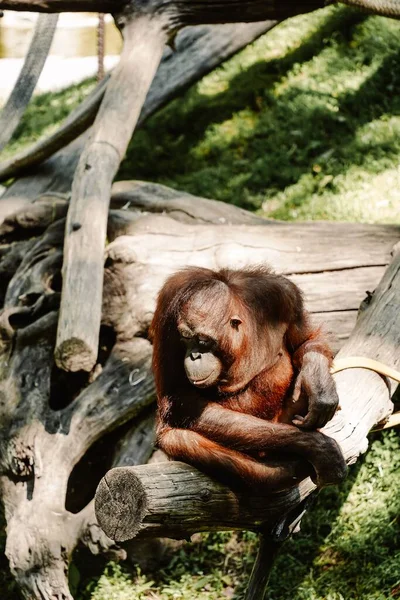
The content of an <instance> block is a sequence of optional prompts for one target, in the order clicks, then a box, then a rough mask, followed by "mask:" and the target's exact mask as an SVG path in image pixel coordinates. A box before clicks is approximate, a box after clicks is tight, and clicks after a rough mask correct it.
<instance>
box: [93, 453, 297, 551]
mask: <svg viewBox="0 0 400 600" xmlns="http://www.w3.org/2000/svg"><path fill="white" fill-rule="evenodd" d="M278 496H279V498H280V497H281V496H282V494H279V495H277V494H275V495H274V497H275V498H278ZM297 496H298V492H297V490H296V491H295V492H294V496H292V495H291V499H292V501H294V500H295V498H296V497H297ZM284 497H285V498H286V497H287V495H284ZM95 511H96V515H97V518H98V521H99V523H100V525H101V527H102V528H103V529H104V531H105V532H106V534H107V535H108V536H109V537H110V538H111V539H114V540H118V541H121V542H122V541H126V540H130V539H132V538H134V537H136V535H138V534H139V535H140V536H141V537H148V536H150V537H152V536H155V537H172V538H177V539H179V538H188V537H189V536H190V535H192V534H193V533H196V532H199V531H223V530H233V529H250V530H256V529H257V528H258V527H259V526H260V525H262V524H263V523H264V522H267V521H272V522H273V521H275V520H278V519H279V518H280V516H281V512H280V506H279V500H277V503H276V504H275V505H273V506H272V509H271V503H270V502H269V501H268V497H267V496H265V495H261V496H256V495H253V494H249V493H247V492H245V493H243V494H238V493H234V492H232V491H231V490H230V489H229V488H227V487H225V486H223V485H221V484H219V483H218V482H217V481H215V480H212V479H210V478H209V477H207V476H206V475H204V474H203V473H200V471H198V470H197V469H194V468H193V467H191V466H189V465H185V464H184V463H181V462H175V461H172V462H168V463H161V464H157V463H156V464H149V465H142V466H139V467H134V468H132V467H120V468H116V469H111V471H109V472H108V473H107V475H106V476H105V477H104V478H103V479H102V481H101V482H100V484H99V487H98V489H97V492H96V498H95Z"/></svg>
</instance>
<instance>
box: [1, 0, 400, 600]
mask: <svg viewBox="0 0 400 600" xmlns="http://www.w3.org/2000/svg"><path fill="white" fill-rule="evenodd" d="M399 34H400V23H398V22H395V21H390V20H387V19H382V18H378V17H366V16H365V15H363V14H361V13H357V12H353V11H351V10H348V9H345V8H330V9H326V10H323V11H319V12H318V13H315V14H313V15H307V16H305V17H299V18H296V19H292V20H290V21H288V22H286V23H284V24H282V25H281V26H279V27H277V28H276V29H275V30H273V31H272V32H270V33H269V34H268V35H266V36H264V37H263V38H261V39H260V40H258V41H257V42H256V43H254V44H253V45H252V46H251V47H249V48H247V49H246V50H245V51H243V52H242V53H241V54H240V55H238V56H237V57H235V58H233V59H232V60H230V61H229V62H228V63H227V64H226V65H224V66H223V67H222V68H220V69H218V70H217V71H215V72H214V73H212V74H211V75H209V76H207V77H206V78H204V79H203V81H202V82H200V83H199V84H198V85H196V86H194V87H193V88H192V89H190V90H189V91H188V92H187V93H186V94H185V95H184V97H182V98H180V99H177V100H176V101H174V102H173V103H171V104H170V105H169V106H168V107H167V108H165V109H164V110H163V111H161V112H160V113H159V114H158V115H156V116H155V117H154V118H152V119H151V120H150V121H149V122H148V123H147V125H146V127H145V128H143V129H142V130H141V131H140V132H137V134H136V135H135V138H134V140H133V142H132V144H131V146H130V149H129V153H128V156H127V158H126V160H125V161H124V163H123V164H122V166H121V169H120V174H119V178H130V179H131V178H142V179H150V180H153V181H158V182H160V183H164V184H167V185H171V186H174V187H179V188H182V189H186V190H188V191H190V192H193V193H196V194H200V195H204V196H208V197H212V198H217V199H220V200H224V201H227V202H233V203H235V204H238V205H240V206H244V207H246V208H249V209H251V210H254V211H257V212H258V213H259V214H262V215H265V216H268V217H275V218H280V219H289V220H290V219H320V218H324V219H331V220H359V221H365V222H394V221H396V222H399V221H400V185H399V184H400V171H399V164H400V135H399V134H400V35H399ZM92 85H93V83H85V84H83V85H81V86H76V87H74V88H73V89H71V90H68V91H67V92H63V93H60V94H55V95H46V96H42V97H40V98H37V99H36V100H35V102H34V103H33V105H32V107H31V108H30V110H29V111H28V114H27V115H26V118H25V120H24V123H23V124H22V125H21V127H20V128H19V131H18V132H17V135H16V136H15V138H14V141H13V144H12V145H11V146H10V149H9V150H8V151H7V152H8V153H11V152H15V151H16V150H17V149H18V148H20V147H21V146H25V145H26V144H27V143H29V142H32V141H33V140H35V139H37V137H39V136H40V135H43V134H45V133H48V132H49V131H50V130H51V129H54V128H56V127H57V125H58V123H59V122H60V121H61V119H62V118H64V116H65V114H66V112H68V111H69V110H70V109H71V108H73V106H75V105H76V104H77V103H78V102H79V101H80V100H81V98H82V97H83V95H85V94H86V93H87V91H88V88H89V87H90V86H92ZM371 442H372V444H371V450H370V452H369V453H368V455H367V456H366V457H365V458H364V459H363V460H362V461H361V463H360V464H359V465H357V466H356V467H353V469H352V471H351V474H350V477H349V478H348V480H347V482H346V483H345V484H344V485H343V486H341V488H340V489H337V488H334V489H328V490H324V491H323V492H322V493H321V495H320V497H319V501H318V503H317V506H316V507H314V508H313V509H312V510H311V511H310V513H309V514H308V516H307V517H306V518H305V519H304V522H303V527H302V533H301V534H300V535H299V536H297V537H295V538H293V539H292V540H290V541H289V542H288V543H287V545H286V548H285V549H284V551H283V554H282V555H281V557H280V559H279V560H278V562H277V564H276V567H275V569H274V571H273V574H272V578H271V584H270V591H269V594H268V598H269V599H270V600H278V599H279V600H372V599H374V600H384V599H385V600H386V599H387V600H389V599H393V598H397V597H400V517H399V515H400V493H399V489H400V435H399V434H398V433H396V432H391V433H386V434H379V435H378V434H375V436H374V437H373V439H371ZM255 548H256V540H255V537H254V536H253V535H252V534H248V533H243V534H235V535H233V536H232V535H231V534H216V535H203V536H196V540H195V542H193V543H187V544H185V546H183V547H182V548H181V549H179V550H177V551H176V552H175V553H174V554H173V556H172V558H171V560H170V562H169V563H168V564H166V566H165V567H164V568H163V569H162V570H158V571H157V573H155V574H152V575H144V574H141V573H140V572H138V571H132V570H128V569H127V568H126V567H125V566H118V565H114V564H112V563H110V564H108V565H106V566H105V568H104V571H103V572H102V573H100V574H99V573H97V574H95V576H93V575H92V576H89V575H88V573H87V571H85V564H84V562H82V561H79V560H77V562H76V564H75V565H74V566H73V569H72V571H71V576H72V584H73V586H74V587H76V588H77V594H76V597H77V598H78V600H128V599H129V600H139V599H148V600H170V599H171V600H172V599H175V598H176V599H185V600H186V599H187V600H223V599H226V598H234V599H235V600H240V598H242V597H243V592H244V586H245V583H246V581H247V578H248V575H249V570H250V568H251V564H252V561H253V559H254V552H255ZM1 565H3V566H4V568H3V570H2V571H0V596H1V598H2V599H4V600H14V599H15V598H16V593H15V590H14V589H13V588H12V584H11V583H10V579H9V578H8V576H7V575H6V570H5V563H4V560H3V561H1V560H0V566H1Z"/></svg>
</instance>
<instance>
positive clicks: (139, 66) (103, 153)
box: [55, 14, 167, 371]
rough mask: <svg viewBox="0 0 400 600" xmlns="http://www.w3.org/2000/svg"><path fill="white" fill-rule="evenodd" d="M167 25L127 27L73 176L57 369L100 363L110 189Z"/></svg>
mask: <svg viewBox="0 0 400 600" xmlns="http://www.w3.org/2000/svg"><path fill="white" fill-rule="evenodd" d="M165 25H166V24H165V21H164V20H163V19H162V18H159V19H155V18H153V19H151V18H148V17H146V16H144V15H140V14H139V15H136V18H133V19H130V20H129V21H128V22H127V23H126V24H125V25H124V28H123V35H124V49H123V51H122V55H121V61H120V64H119V66H118V67H117V68H116V69H115V71H114V72H113V74H112V76H111V79H110V83H109V84H108V87H107V91H106V93H105V96H104V99H103V101H102V104H101V106H100V110H99V113H98V115H97V118H96V121H95V123H94V125H93V130H92V132H91V135H90V138H89V140H88V143H87V145H86V146H85V149H84V151H83V154H82V156H81V158H80V161H79V165H78V168H77V172H76V174H75V176H74V182H73V186H72V197H71V202H70V207H69V211H68V218H67V222H66V235H65V242H64V263H63V289H62V300H61V306H60V317H59V323H58V331H57V343H56V351H55V358H56V363H57V365H58V366H59V367H60V368H63V369H65V370H68V371H78V370H82V369H83V370H85V371H90V370H91V369H92V368H93V367H94V365H95V363H96V357H97V351H98V345H99V330H100V320H101V299H102V291H103V252H104V244H105V238H106V227H107V216H108V207H109V199H110V190H111V183H112V180H113V178H114V176H115V174H116V172H117V169H118V167H119V164H120V162H121V160H122V158H123V157H124V155H125V151H126V148H127V146H128V143H129V141H130V139H131V136H132V133H133V130H134V128H135V125H136V123H137V120H138V118H139V115H140V111H141V109H142V106H143V104H144V101H145V98H146V95H147V92H148V90H149V87H150V84H151V82H152V80H153V78H154V75H155V73H156V71H157V68H158V65H159V63H160V61H161V57H162V52H163V49H164V46H165V43H166V41H167V31H165V30H164V27H165ZM88 294H90V295H91V301H90V303H88V302H87V296H88Z"/></svg>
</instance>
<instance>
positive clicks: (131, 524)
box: [95, 253, 400, 540]
mask: <svg viewBox="0 0 400 600" xmlns="http://www.w3.org/2000/svg"><path fill="white" fill-rule="evenodd" d="M399 308H400V253H398V254H397V255H396V256H395V258H394V259H393V261H392V263H391V264H390V266H389V268H388V269H387V271H386V272H385V275H384V277H383V278H382V280H381V282H380V284H379V286H378V288H377V289H376V291H375V292H374V294H373V295H372V296H371V298H370V301H369V304H368V306H365V305H364V307H363V310H362V311H361V313H360V316H359V318H358V321H357V325H356V327H355V330H354V332H353V334H352V335H351V337H350V339H349V341H348V342H347V343H346V344H345V346H344V347H343V349H342V350H341V352H340V353H339V357H340V358H342V357H344V356H351V355H353V356H354V355H362V356H367V357H369V358H375V359H378V358H379V360H380V361H382V362H385V363H386V364H388V365H389V366H391V367H393V368H398V367H399V365H400V321H399V319H398V313H399ZM335 380H336V384H337V388H338V393H339V398H340V406H341V410H340V411H338V412H337V413H336V415H335V416H334V418H333V419H332V420H331V421H330V422H329V423H328V424H327V426H326V427H325V428H324V429H323V431H324V432H325V433H326V434H327V435H329V436H331V437H334V438H335V439H336V440H337V442H338V443H339V444H340V446H341V448H342V451H343V454H344V456H345V458H346V461H347V463H348V464H352V463H354V462H355V461H356V460H357V458H358V456H359V455H360V454H361V453H363V452H365V451H366V449H367V447H368V440H367V435H368V432H369V431H370V429H371V428H372V427H373V426H374V425H376V424H377V423H379V422H381V421H383V420H385V419H386V418H387V417H388V415H389V414H390V413H391V411H392V409H393V405H392V403H391V401H390V395H391V393H390V390H389V389H388V386H387V384H386V382H385V380H384V379H383V378H382V377H381V376H380V375H378V374H376V373H374V372H372V371H367V370H365V369H351V370H348V371H343V372H340V373H338V374H336V375H335ZM314 489H315V485H314V484H313V483H312V482H311V480H310V479H306V480H304V481H302V482H301V483H300V485H299V486H297V487H295V488H293V489H291V490H289V491H287V492H282V493H278V494H273V495H270V496H269V497H265V498H264V500H263V501H262V500H260V497H259V496H252V495H249V494H248V493H247V494H245V495H244V496H243V495H241V494H237V493H235V492H234V491H233V490H230V489H228V488H224V487H223V486H220V485H219V484H218V483H216V482H215V481H214V480H212V479H210V478H208V477H206V476H205V475H204V474H202V473H200V472H199V471H197V470H196V469H194V468H192V467H189V466H187V465H183V464H182V463H177V462H170V463H168V464H167V465H163V468H162V469H158V470H157V468H156V466H153V465H151V466H142V467H140V468H122V469H114V470H111V471H109V473H107V475H106V476H105V477H104V479H103V480H102V482H101V483H100V485H99V487H98V491H97V493H96V500H95V506H96V514H97V517H98V519H99V523H100V525H101V526H102V527H103V529H104V530H105V531H106V533H107V534H108V535H110V537H113V538H115V539H117V540H118V539H124V540H125V539H129V538H130V537H132V536H133V535H139V536H157V535H163V536H171V537H187V536H188V535H190V534H192V533H194V532H195V531H212V530H216V529H237V528H239V529H243V528H246V529H258V528H259V527H260V526H262V528H263V530H264V531H266V530H271V531H272V530H273V529H274V526H275V525H276V521H277V519H278V518H279V516H280V518H282V517H284V516H285V514H289V512H290V511H292V510H293V509H295V508H296V506H298V505H299V504H300V502H301V501H303V500H304V499H305V498H306V497H307V496H308V495H309V494H310V493H311V492H312V491H313V490H314Z"/></svg>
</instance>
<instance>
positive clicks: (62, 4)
mask: <svg viewBox="0 0 400 600" xmlns="http://www.w3.org/2000/svg"><path fill="white" fill-rule="evenodd" d="M134 1H135V0H134ZM126 5H129V2H126V1H121V0H1V1H0V10H28V11H34V12H64V11H68V12H87V11H89V12H105V13H115V12H119V11H120V10H122V9H123V8H124V6H126ZM143 5H144V6H145V7H146V8H149V10H150V11H154V10H158V9H159V8H160V7H162V10H166V9H168V10H170V11H171V13H172V14H174V16H175V18H176V19H177V20H178V19H179V20H180V23H181V25H184V24H191V25H193V24H196V25H197V24H199V23H228V22H230V23H233V22H249V21H257V20H258V21H263V20H265V19H281V18H286V17H289V16H293V15H295V14H300V13H302V12H310V11H311V10H315V9H316V8H321V7H322V6H324V2H323V1H322V0H302V1H301V2H295V0H285V2H278V1H277V0H243V1H242V2H237V0H222V1H220V2H218V3H215V2H213V1H212V0H205V1H200V0H169V1H168V2H165V1H164V0H146V2H145V3H143Z"/></svg>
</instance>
